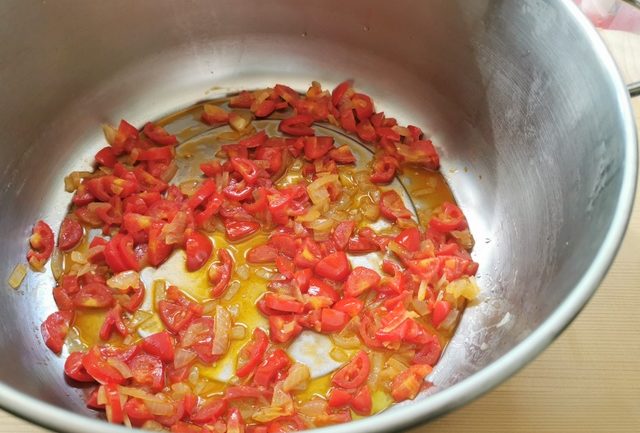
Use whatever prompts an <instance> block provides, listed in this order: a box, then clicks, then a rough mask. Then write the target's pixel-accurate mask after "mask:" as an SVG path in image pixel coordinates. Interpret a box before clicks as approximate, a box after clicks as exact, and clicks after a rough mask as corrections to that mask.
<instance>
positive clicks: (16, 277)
mask: <svg viewBox="0 0 640 433" xmlns="http://www.w3.org/2000/svg"><path fill="white" fill-rule="evenodd" d="M26 276H27V267H26V266H25V265H24V264H22V263H18V264H17V265H16V267H15V268H13V271H12V272H11V275H9V280H8V283H9V285H10V286H11V287H12V288H14V289H17V288H18V287H20V284H22V281H23V280H24V277H26Z"/></svg>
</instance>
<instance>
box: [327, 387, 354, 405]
mask: <svg viewBox="0 0 640 433" xmlns="http://www.w3.org/2000/svg"><path fill="white" fill-rule="evenodd" d="M351 400H353V396H352V395H351V393H349V392H347V391H345V390H344V389H340V388H331V389H330V390H329V397H328V399H327V402H328V403H329V407H346V406H349V404H350V403H351Z"/></svg>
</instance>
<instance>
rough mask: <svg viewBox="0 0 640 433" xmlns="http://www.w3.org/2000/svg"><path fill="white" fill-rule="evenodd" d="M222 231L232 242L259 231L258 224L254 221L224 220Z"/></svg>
mask: <svg viewBox="0 0 640 433" xmlns="http://www.w3.org/2000/svg"><path fill="white" fill-rule="evenodd" d="M224 229H225V232H226V233H227V238H228V239H229V240H230V241H232V242H233V241H237V240H240V239H244V238H246V237H247V236H250V235H252V234H254V233H255V232H257V231H258V230H260V223H258V222H256V221H234V220H226V221H225V222H224Z"/></svg>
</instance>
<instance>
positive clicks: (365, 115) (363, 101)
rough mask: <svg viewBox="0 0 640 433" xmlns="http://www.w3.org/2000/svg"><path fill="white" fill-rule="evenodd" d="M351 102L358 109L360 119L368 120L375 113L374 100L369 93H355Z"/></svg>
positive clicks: (357, 114)
mask: <svg viewBox="0 0 640 433" xmlns="http://www.w3.org/2000/svg"><path fill="white" fill-rule="evenodd" d="M351 102H352V103H353V106H354V109H355V110H356V116H357V117H358V120H359V121H361V122H362V121H364V120H368V119H369V118H370V117H371V115H372V114H373V102H372V101H371V98H369V97H368V96H367V95H365V94H362V93H354V94H353V96H352V97H351Z"/></svg>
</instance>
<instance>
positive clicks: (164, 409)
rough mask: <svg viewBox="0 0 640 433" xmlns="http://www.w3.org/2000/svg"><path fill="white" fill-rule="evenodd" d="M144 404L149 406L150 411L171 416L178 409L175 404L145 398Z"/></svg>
mask: <svg viewBox="0 0 640 433" xmlns="http://www.w3.org/2000/svg"><path fill="white" fill-rule="evenodd" d="M144 405H145V406H147V409H149V412H151V413H152V414H154V415H158V416H171V415H173V414H174V413H175V411H176V408H175V406H174V405H173V404H171V403H169V402H165V401H157V400H144Z"/></svg>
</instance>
